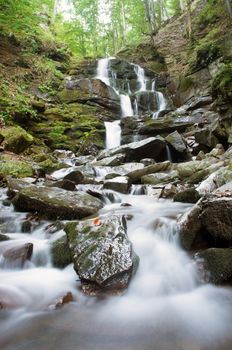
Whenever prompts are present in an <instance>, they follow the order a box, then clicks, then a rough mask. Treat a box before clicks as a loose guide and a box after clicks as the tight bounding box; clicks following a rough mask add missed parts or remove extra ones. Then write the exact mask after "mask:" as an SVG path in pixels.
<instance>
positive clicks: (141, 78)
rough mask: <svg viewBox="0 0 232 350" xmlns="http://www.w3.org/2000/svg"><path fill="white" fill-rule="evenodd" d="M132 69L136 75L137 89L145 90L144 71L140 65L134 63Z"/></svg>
mask: <svg viewBox="0 0 232 350" xmlns="http://www.w3.org/2000/svg"><path fill="white" fill-rule="evenodd" d="M134 71H135V73H136V75H137V81H138V85H139V90H138V91H146V90H147V89H146V78H145V72H144V69H143V68H142V67H140V66H139V65H138V64H134Z"/></svg>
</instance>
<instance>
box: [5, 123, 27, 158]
mask: <svg viewBox="0 0 232 350" xmlns="http://www.w3.org/2000/svg"><path fill="white" fill-rule="evenodd" d="M0 137H3V138H4V141H3V144H4V147H5V150H6V151H10V152H14V153H16V154H19V153H22V152H23V151H24V150H25V149H27V148H28V147H29V146H30V145H31V144H32V143H33V142H34V138H33V136H31V135H30V134H29V133H28V132H26V130H24V129H23V128H21V127H20V126H11V127H6V128H3V129H1V130H0Z"/></svg>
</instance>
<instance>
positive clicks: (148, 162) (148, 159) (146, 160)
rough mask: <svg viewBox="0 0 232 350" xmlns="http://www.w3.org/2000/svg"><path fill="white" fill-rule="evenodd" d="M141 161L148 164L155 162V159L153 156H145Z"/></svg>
mask: <svg viewBox="0 0 232 350" xmlns="http://www.w3.org/2000/svg"><path fill="white" fill-rule="evenodd" d="M140 163H142V164H144V165H145V166H148V165H152V164H154V163H155V161H154V159H152V158H144V159H141V160H140Z"/></svg>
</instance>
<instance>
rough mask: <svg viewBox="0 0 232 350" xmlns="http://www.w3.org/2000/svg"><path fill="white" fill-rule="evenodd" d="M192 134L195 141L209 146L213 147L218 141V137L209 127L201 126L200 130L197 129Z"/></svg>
mask: <svg viewBox="0 0 232 350" xmlns="http://www.w3.org/2000/svg"><path fill="white" fill-rule="evenodd" d="M194 136H195V140H196V142H197V143H199V144H200V145H204V146H207V147H209V148H213V147H215V146H216V145H217V144H218V143H219V141H218V139H217V138H216V136H215V135H214V134H213V132H212V130H211V129H210V128H203V129H201V130H198V131H196V132H195V133H194Z"/></svg>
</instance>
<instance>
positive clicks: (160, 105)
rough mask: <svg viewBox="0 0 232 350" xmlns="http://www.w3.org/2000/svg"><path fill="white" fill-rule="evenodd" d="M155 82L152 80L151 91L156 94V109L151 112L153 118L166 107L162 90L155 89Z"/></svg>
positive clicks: (157, 116)
mask: <svg viewBox="0 0 232 350" xmlns="http://www.w3.org/2000/svg"><path fill="white" fill-rule="evenodd" d="M155 84H156V81H155V80H154V81H153V82H152V87H151V91H153V92H154V93H155V95H156V98H157V103H158V110H157V111H156V112H154V113H153V115H152V118H153V119H157V118H159V114H160V112H162V111H164V110H165V109H166V108H167V101H166V99H165V97H164V95H163V94H162V92H160V91H157V90H156V87H155Z"/></svg>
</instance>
